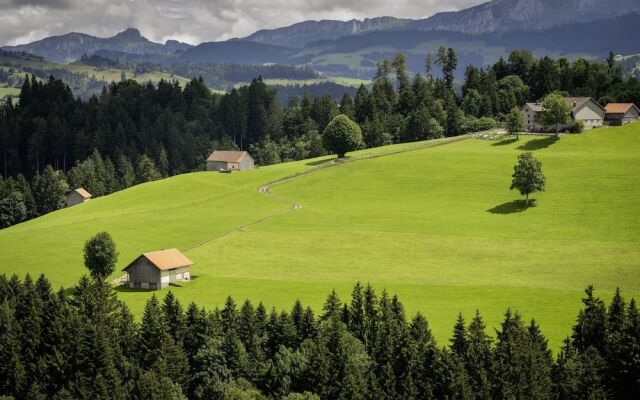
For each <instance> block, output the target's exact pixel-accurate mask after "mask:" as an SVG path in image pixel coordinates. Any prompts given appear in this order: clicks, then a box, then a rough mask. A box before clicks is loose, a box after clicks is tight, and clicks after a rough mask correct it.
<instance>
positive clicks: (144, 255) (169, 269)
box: [122, 253, 193, 271]
mask: <svg viewBox="0 0 640 400" xmlns="http://www.w3.org/2000/svg"><path fill="white" fill-rule="evenodd" d="M142 257H144V258H146V259H147V261H149V262H150V263H151V265H153V266H154V267H156V268H157V269H159V270H160V271H171V270H172V269H177V268H184V267H190V266H192V265H193V262H191V264H186V265H179V266H177V267H173V268H166V269H162V268H160V267H158V266H157V265H156V264H155V263H154V262H153V261H151V259H150V258H149V257H147V256H146V254H144V253H143V254H140V255H139V256H138V257H136V258H135V259H134V260H133V261H131V262H130V263H129V265H127V266H126V267H124V268H122V271H126V270H127V269H129V267H130V266H132V265H133V264H135V263H136V262H137V261H138V260H139V259H140V258H142ZM189 261H191V260H189Z"/></svg>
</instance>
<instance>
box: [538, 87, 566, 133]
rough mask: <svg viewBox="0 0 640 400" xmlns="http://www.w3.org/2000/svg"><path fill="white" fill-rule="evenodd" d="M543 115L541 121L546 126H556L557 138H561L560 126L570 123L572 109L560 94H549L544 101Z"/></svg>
mask: <svg viewBox="0 0 640 400" xmlns="http://www.w3.org/2000/svg"><path fill="white" fill-rule="evenodd" d="M542 108H543V111H542V115H540V121H541V122H542V124H543V125H545V126H555V127H556V136H559V135H560V134H559V132H560V126H561V125H564V124H567V123H568V122H569V116H570V114H571V108H570V107H569V104H567V102H566V101H565V99H564V97H563V96H562V95H561V94H559V93H551V94H548V95H547V96H546V97H545V98H544V99H543V100H542Z"/></svg>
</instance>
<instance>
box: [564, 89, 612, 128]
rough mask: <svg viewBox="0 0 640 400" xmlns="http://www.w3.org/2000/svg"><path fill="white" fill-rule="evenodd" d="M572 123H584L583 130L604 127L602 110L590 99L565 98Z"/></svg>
mask: <svg viewBox="0 0 640 400" xmlns="http://www.w3.org/2000/svg"><path fill="white" fill-rule="evenodd" d="M565 100H566V101H567V104H569V107H571V116H572V117H573V120H574V121H582V122H584V129H592V128H597V127H599V126H602V125H604V108H603V107H602V106H601V105H600V104H598V103H597V102H596V101H595V100H593V99H592V98H591V97H567V98H566V99H565Z"/></svg>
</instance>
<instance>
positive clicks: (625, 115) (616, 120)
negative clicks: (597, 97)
mask: <svg viewBox="0 0 640 400" xmlns="http://www.w3.org/2000/svg"><path fill="white" fill-rule="evenodd" d="M604 109H605V118H604V119H605V123H606V124H607V125H612V126H621V125H624V124H628V123H629V122H635V121H638V120H640V109H638V107H636V105H635V104H633V103H609V104H607V106H606V107H605V108H604Z"/></svg>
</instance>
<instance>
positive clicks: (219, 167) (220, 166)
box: [207, 151, 255, 171]
mask: <svg viewBox="0 0 640 400" xmlns="http://www.w3.org/2000/svg"><path fill="white" fill-rule="evenodd" d="M254 168H255V163H254V161H253V157H251V155H249V153H247V152H246V151H214V152H213V153H211V155H210V156H209V158H207V171H244V170H247V169H254Z"/></svg>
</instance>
